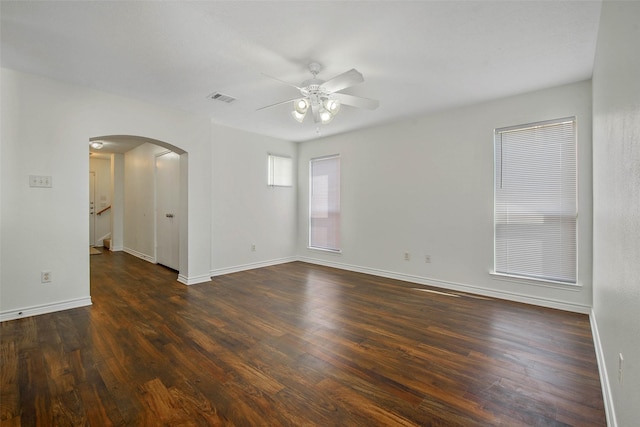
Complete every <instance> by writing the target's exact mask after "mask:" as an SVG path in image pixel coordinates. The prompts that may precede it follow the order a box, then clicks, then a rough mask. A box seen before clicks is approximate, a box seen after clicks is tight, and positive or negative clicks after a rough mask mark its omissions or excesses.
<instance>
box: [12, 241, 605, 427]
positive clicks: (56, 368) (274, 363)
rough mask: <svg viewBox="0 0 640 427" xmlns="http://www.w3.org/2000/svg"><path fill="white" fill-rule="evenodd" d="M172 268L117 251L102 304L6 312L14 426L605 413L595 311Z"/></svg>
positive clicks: (581, 417) (360, 277) (543, 419)
mask: <svg viewBox="0 0 640 427" xmlns="http://www.w3.org/2000/svg"><path fill="white" fill-rule="evenodd" d="M175 279H176V273H175V272H174V271H171V270H168V269H166V268H164V267H161V266H156V265H152V264H149V263H147V262H145V261H142V260H139V259H137V258H135V257H132V256H130V255H127V254H125V253H110V252H108V251H107V252H106V253H104V254H103V255H96V256H92V257H91V294H92V298H93V306H91V307H85V308H79V309H74V310H68V311H64V312H59V313H54V314H48V315H41V316H35V317H31V318H25V319H19V320H13V321H8V322H4V323H2V324H1V325H0V327H1V333H2V338H1V339H2V347H1V350H2V352H1V358H2V360H1V362H2V367H1V377H0V380H1V384H0V385H1V387H2V392H1V399H2V400H1V402H0V405H1V414H0V415H1V418H0V419H1V424H2V426H7V427H8V426H13V425H22V426H36V425H38V426H48V425H51V426H82V425H91V426H109V425H127V426H129V425H142V426H147V425H149V426H156V425H171V426H173V425H176V426H177V425H184V426H188V425H203V426H204V425H235V426H280V425H285V426H375V425H421V426H498V425H505V426H565V425H571V426H604V425H606V422H605V414H604V406H603V401H602V394H601V388H600V380H599V376H598V369H597V365H596V359H595V352H594V347H593V342H592V336H591V330H590V326H589V320H588V317H587V316H585V315H580V314H573V313H567V312H562V311H557V310H550V309H544V308H538V307H532V306H528V305H524V304H517V303H511V302H505V301H499V300H493V299H486V298H480V297H473V296H468V295H464V294H459V293H446V292H445V291H442V290H441V289H440V290H438V291H439V292H440V291H442V292H445V294H443V293H434V292H429V291H428V289H429V288H426V287H424V286H419V285H414V284H410V283H405V282H400V281H396V280H390V279H383V278H379V277H373V276H368V275H365V274H359V273H352V272H346V271H340V270H335V269H331V268H326V267H320V266H314V265H310V264H305V263H301V262H294V263H290V264H284V265H278V266H273V267H267V268H261V269H257V270H252V271H247V272H241V273H235V274H229V275H226V276H221V277H216V278H215V279H214V280H213V281H212V282H210V283H204V284H199V285H194V286H190V287H187V286H185V285H182V284H180V283H178V282H176V280H175ZM433 290H436V289H435V288H433Z"/></svg>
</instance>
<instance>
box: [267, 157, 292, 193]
mask: <svg viewBox="0 0 640 427" xmlns="http://www.w3.org/2000/svg"><path fill="white" fill-rule="evenodd" d="M268 162H269V166H268V176H267V185H269V186H271V187H291V186H292V184H293V164H292V162H291V157H285V156H277V155H275V154H269V156H268Z"/></svg>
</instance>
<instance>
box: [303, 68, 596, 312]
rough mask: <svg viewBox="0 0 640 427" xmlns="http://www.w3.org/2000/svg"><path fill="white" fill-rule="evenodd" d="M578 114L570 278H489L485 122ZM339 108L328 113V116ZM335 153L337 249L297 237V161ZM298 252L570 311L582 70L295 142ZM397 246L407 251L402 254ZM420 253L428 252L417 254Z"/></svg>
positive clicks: (581, 158) (583, 275)
mask: <svg viewBox="0 0 640 427" xmlns="http://www.w3.org/2000/svg"><path fill="white" fill-rule="evenodd" d="M574 115H575V116H577V119H578V151H579V154H578V162H579V215H580V218H579V236H580V238H579V279H578V280H579V284H580V286H570V285H557V286H556V285H545V284H539V283H535V282H527V281H511V280H504V279H498V278H496V277H494V276H491V275H490V274H489V272H490V271H491V270H492V268H493V131H494V129H495V128H500V127H505V126H510V125H517V124H523V123H529V122H535V121H542V120H548V119H555V118H561V117H567V116H574ZM336 120H339V117H337V118H336ZM330 154H340V156H341V168H342V169H341V200H342V227H341V230H342V254H338V255H336V254H331V253H326V252H320V251H315V250H312V249H307V236H308V219H307V218H308V217H307V215H308V212H307V211H308V188H309V182H308V181H309V180H308V162H309V159H310V158H313V157H318V156H324V155H330ZM298 156H299V171H298V180H299V194H300V196H299V204H298V225H299V235H298V244H297V246H298V254H299V256H300V257H302V258H303V259H305V260H307V261H310V262H318V263H323V264H329V265H334V266H339V267H343V268H347V269H353V270H358V271H364V272H369V273H374V274H380V275H383V276H389V277H397V278H400V279H405V280H410V281H415V282H422V283H431V284H434V285H437V286H444V287H447V288H452V289H460V290H468V291H472V292H477V293H481V294H486V295H494V296H498V297H503V298H508V299H514V300H519V301H525V302H531V303H536V304H541V305H545V306H550V307H558V308H563V309H568V310H575V311H579V312H585V313H586V312H588V311H589V309H590V306H591V254H592V250H591V202H592V197H591V91H590V82H589V81H586V82H580V83H576V84H571V85H567V86H562V87H557V88H552V89H548V90H542V91H538V92H533V93H528V94H524V95H520V96H515V97H511V98H506V99H501V100H497V101H494V102H488V103H484V104H480V105H474V106H471V107H466V108H460V109H455V110H450V111H444V112H441V113H437V114H432V115H428V116H423V117H419V118H416V119H415V120H409V121H405V122H400V123H395V124H390V125H386V126H381V127H378V128H374V129H368V130H362V131H358V132H354V133H349V134H343V135H339V136H335V137H329V138H325V139H321V140H316V141H312V142H305V143H302V144H300V146H299V151H298ZM405 251H408V252H410V253H411V260H410V261H404V260H403V254H404V252H405ZM426 254H428V255H430V256H431V263H430V264H427V263H425V262H424V256H425V255H426Z"/></svg>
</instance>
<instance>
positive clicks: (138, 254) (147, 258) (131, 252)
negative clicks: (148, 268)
mask: <svg viewBox="0 0 640 427" xmlns="http://www.w3.org/2000/svg"><path fill="white" fill-rule="evenodd" d="M123 250H124V251H125V252H126V253H128V254H129V255H133V256H134V257H137V258H140V259H143V260H145V261H148V262H150V263H152V264H157V262H156V259H155V258H154V257H152V256H149V255H147V254H143V253H142V252H138V251H136V250H133V249H131V248H127V247H125V248H123Z"/></svg>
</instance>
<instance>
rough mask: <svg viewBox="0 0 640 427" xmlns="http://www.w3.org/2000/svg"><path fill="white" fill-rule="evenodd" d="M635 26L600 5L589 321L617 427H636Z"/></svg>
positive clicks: (639, 133)
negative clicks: (620, 377) (621, 360)
mask: <svg viewBox="0 0 640 427" xmlns="http://www.w3.org/2000/svg"><path fill="white" fill-rule="evenodd" d="M638 23H640V3H637V2H613V1H611V2H610V1H605V2H604V3H603V7H602V15H601V22H600V31H599V37H598V48H597V54H596V61H595V68H594V73H593V106H594V108H593V113H594V132H593V134H594V138H593V156H594V161H593V181H594V235H593V246H594V255H593V258H594V263H593V282H594V301H593V313H592V322H593V323H594V324H595V326H596V328H597V329H596V331H595V332H596V338H598V339H599V343H598V344H599V345H598V351H599V362H600V363H601V373H602V374H601V377H603V381H604V382H605V384H604V386H605V400H606V401H607V402H608V404H609V407H608V409H609V414H608V415H609V416H610V418H611V422H610V425H619V426H633V425H638V423H639V421H640V406H639V405H638V403H639V402H640V49H638V41H639V40H640V26H639V24H638ZM619 353H622V354H623V357H624V368H623V381H622V383H620V382H619V381H618V354H619ZM603 368H604V369H603ZM613 408H615V411H614V410H612V409H613ZM614 412H615V415H616V416H617V421H615V422H614V421H613V413H614Z"/></svg>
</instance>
